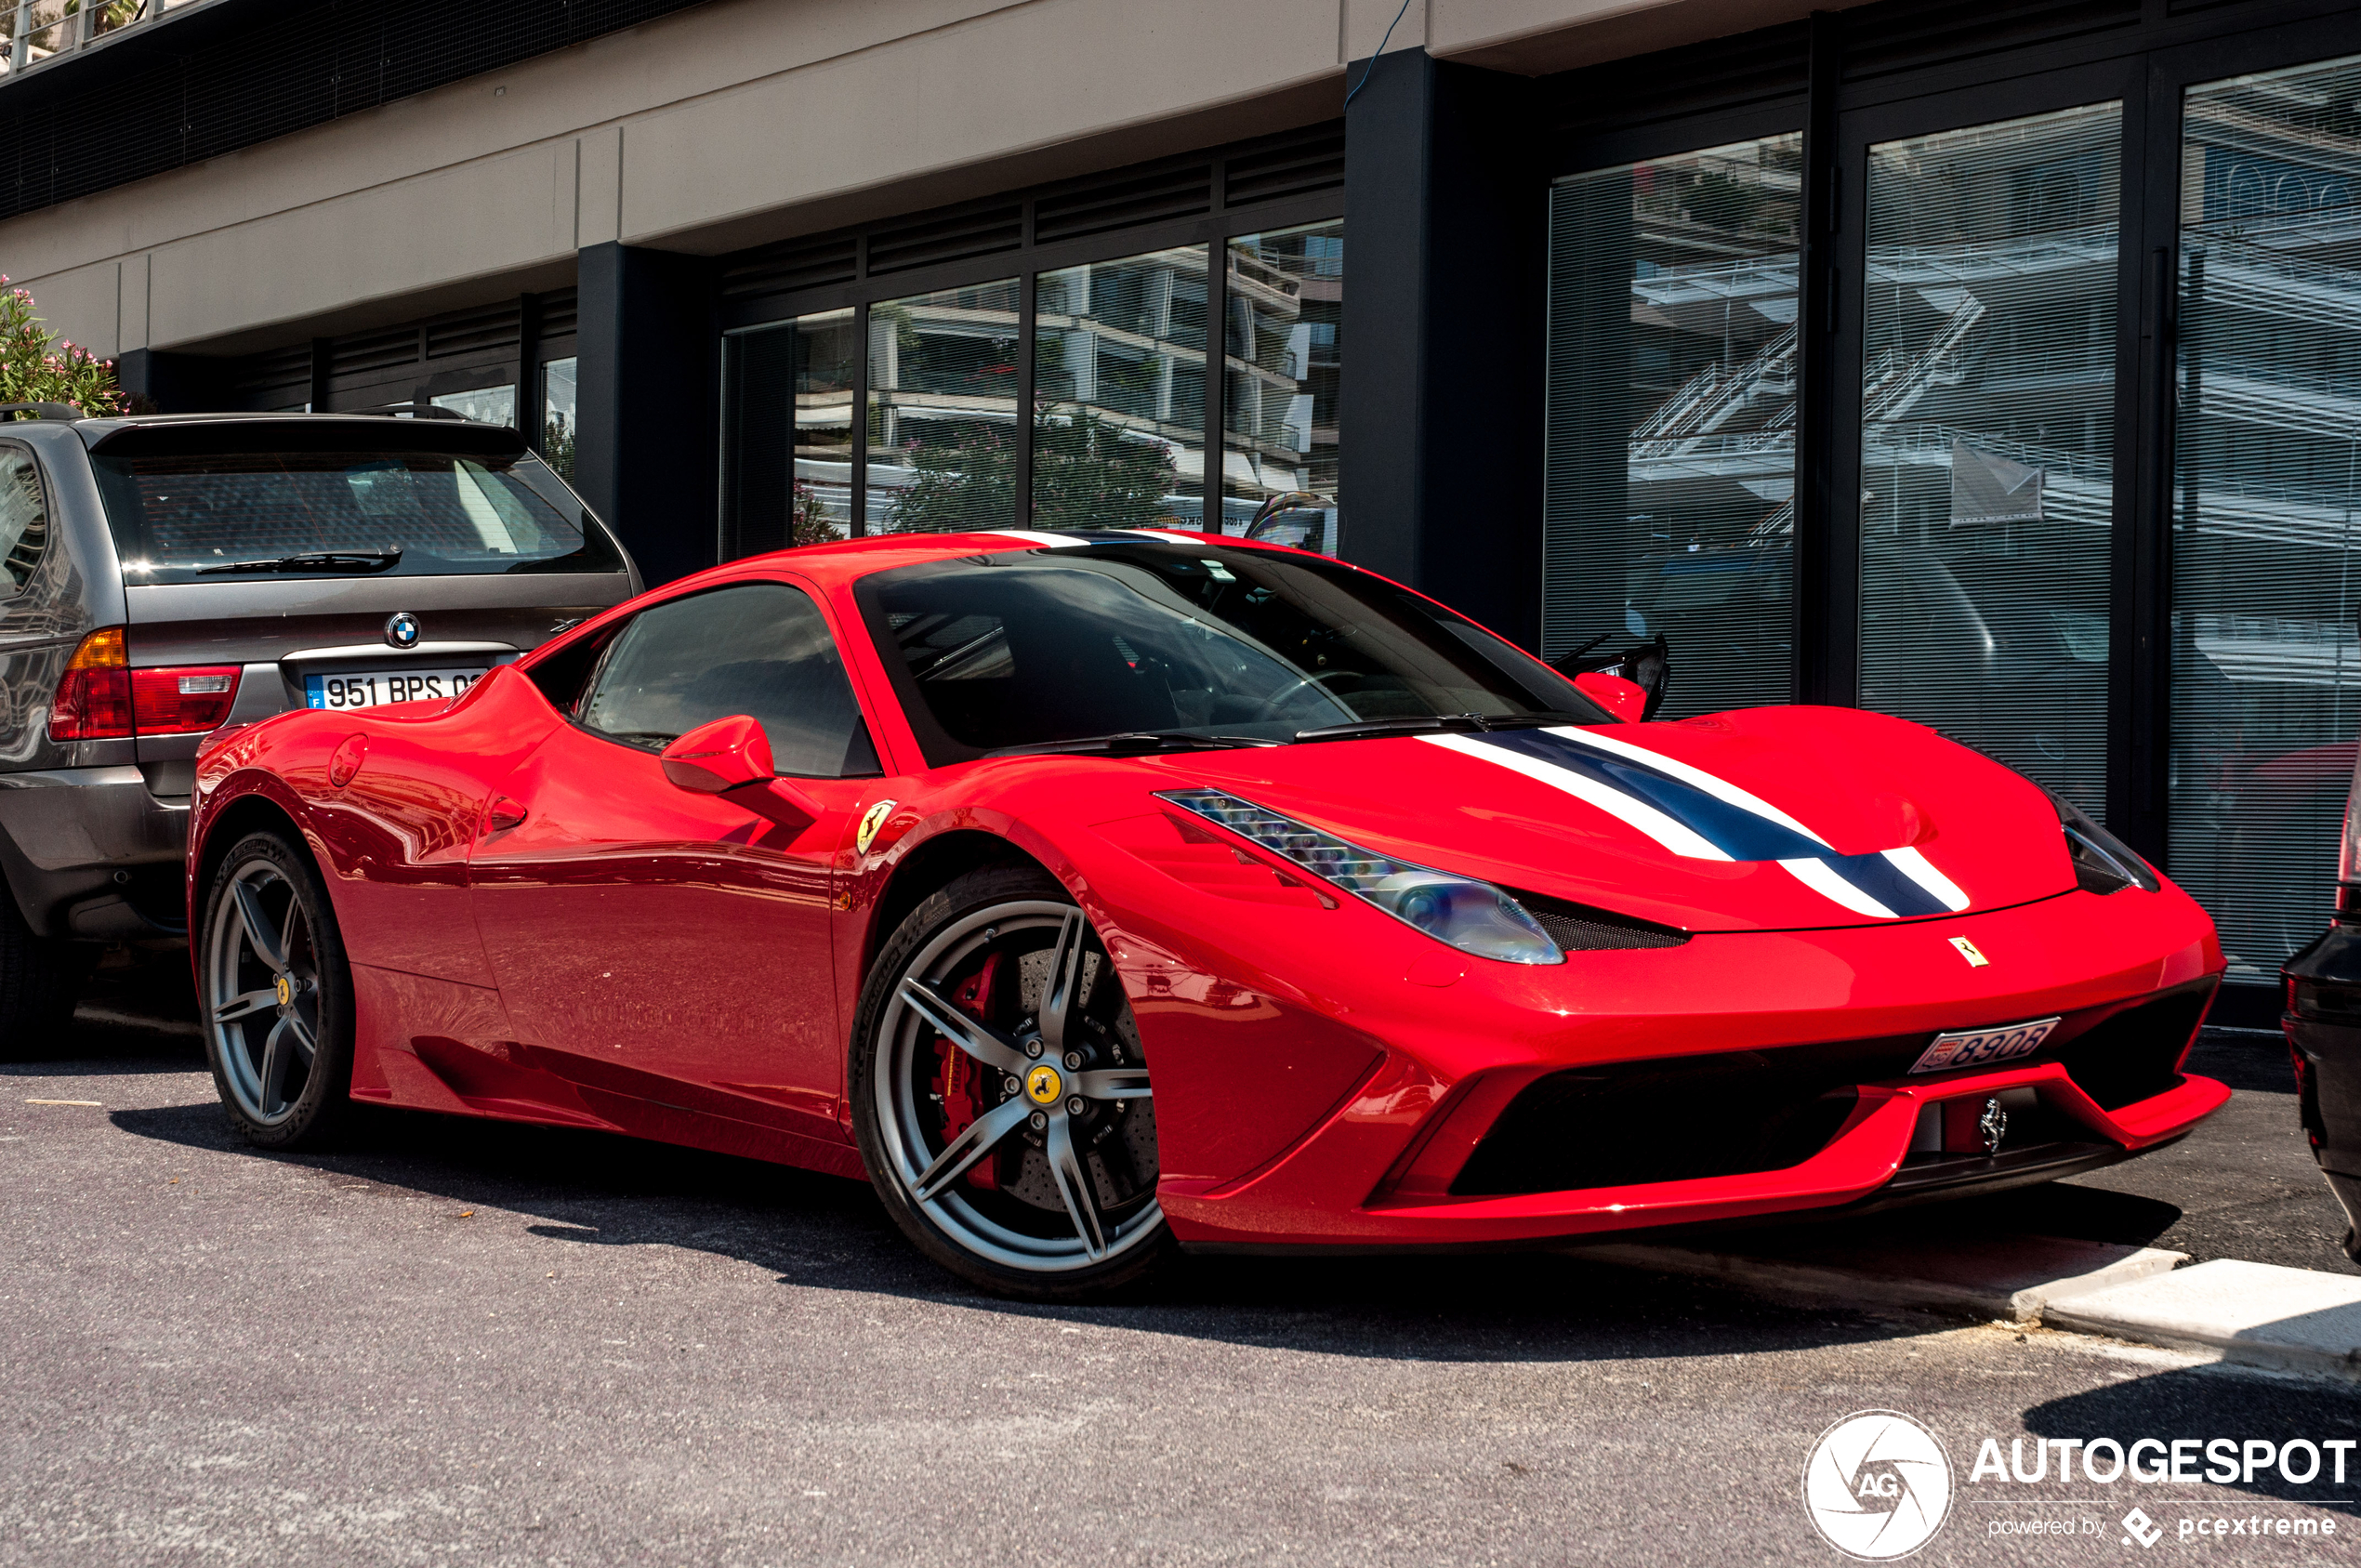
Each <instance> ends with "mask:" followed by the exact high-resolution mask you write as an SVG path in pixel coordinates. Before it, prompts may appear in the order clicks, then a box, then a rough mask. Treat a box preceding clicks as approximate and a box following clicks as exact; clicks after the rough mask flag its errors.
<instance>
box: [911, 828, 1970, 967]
mask: <svg viewBox="0 0 2361 1568" xmlns="http://www.w3.org/2000/svg"><path fill="white" fill-rule="evenodd" d="M865 842H866V841H865V840H864V843H865ZM1951 945H1952V946H1954V947H1956V948H1958V949H1959V956H1960V957H1962V958H1965V959H1966V960H1967V961H1968V968H1972V969H1981V968H1985V967H1987V966H1988V965H1990V964H1991V962H1992V960H1991V959H1989V958H1987V957H1985V955H1984V954H1983V952H1982V950H1980V949H1979V948H1978V947H1977V946H1976V944H1975V943H1974V942H1970V941H1969V940H1968V939H1967V938H1965V937H1953V938H1952V939H1951Z"/></svg>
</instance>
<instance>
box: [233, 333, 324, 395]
mask: <svg viewBox="0 0 2361 1568" xmlns="http://www.w3.org/2000/svg"><path fill="white" fill-rule="evenodd" d="M231 385H232V386H234V387H235V388H237V389H238V390H239V391H241V392H248V393H254V394H257V400H256V401H257V402H260V403H262V404H263V405H264V406H268V407H275V406H277V405H278V404H279V403H280V402H284V401H285V400H284V399H282V398H277V397H264V396H261V395H260V394H265V393H276V392H281V391H285V390H288V389H294V390H295V392H296V396H295V400H294V401H296V402H310V399H311V345H310V344H309V343H297V344H293V345H291V346H289V347H287V348H284V349H270V351H269V352H267V353H260V354H255V355H252V356H250V357H248V358H246V359H244V360H242V361H240V362H239V364H238V368H237V371H236V373H235V374H234V376H233V377H232V379H231Z"/></svg>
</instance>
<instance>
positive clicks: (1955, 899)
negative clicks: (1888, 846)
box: [1884, 844, 1968, 915]
mask: <svg viewBox="0 0 2361 1568" xmlns="http://www.w3.org/2000/svg"><path fill="white" fill-rule="evenodd" d="M1884 854H1885V858H1886V859H1887V860H1889V861H1891V862H1892V863H1893V868H1894V869H1895V870H1896V871H1899V872H1900V873H1902V875H1903V876H1907V877H1908V878H1910V880H1911V881H1913V882H1916V883H1917V884H1918V885H1919V887H1921V888H1923V889H1926V892H1927V896H1928V897H1930V898H1932V899H1933V900H1934V901H1935V903H1939V904H1941V905H1943V907H1944V908H1946V909H1947V910H1949V911H1950V912H1951V913H1952V914H1954V915H1957V914H1959V911H1961V910H1963V909H1965V908H1967V907H1968V895H1967V894H1966V893H1965V892H1962V891H1961V890H1960V888H1959V883H1957V882H1954V881H1953V880H1951V878H1949V877H1948V876H1945V875H1943V873H1942V872H1940V871H1937V870H1936V869H1935V868H1934V863H1933V862H1932V861H1931V860H1929V859H1927V857H1926V856H1924V855H1922V854H1920V853H1919V851H1918V849H1917V847H1916V846H1914V845H1909V844H1906V845H1904V846H1903V847H1902V848H1901V849H1899V850H1885V851H1884Z"/></svg>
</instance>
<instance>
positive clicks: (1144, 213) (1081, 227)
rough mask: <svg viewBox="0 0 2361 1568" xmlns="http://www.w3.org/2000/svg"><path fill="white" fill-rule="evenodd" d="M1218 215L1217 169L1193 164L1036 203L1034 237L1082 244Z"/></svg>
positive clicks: (1085, 185)
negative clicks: (1169, 221) (1113, 232)
mask: <svg viewBox="0 0 2361 1568" xmlns="http://www.w3.org/2000/svg"><path fill="white" fill-rule="evenodd" d="M1212 210H1213V165H1210V164H1188V165H1182V166H1180V167H1179V168H1167V169H1157V170H1154V171H1152V172H1150V173H1147V174H1137V175H1132V176H1130V177H1129V178H1123V179H1094V180H1089V181H1086V182H1079V183H1077V184H1075V185H1071V186H1067V187H1065V188H1063V189H1062V190H1058V191H1050V192H1049V193H1047V194H1045V195H1042V196H1039V197H1036V198H1035V201H1034V204H1033V237H1034V239H1035V241H1038V242H1045V243H1046V242H1048V241H1050V240H1072V239H1078V238H1080V237H1081V236H1082V235H1085V234H1101V233H1104V232H1106V231H1108V230H1110V229H1128V228H1130V227H1131V226H1132V225H1134V224H1137V223H1154V222H1157V221H1159V220H1160V219H1164V218H1170V217H1196V216H1198V215H1199V214H1201V213H1207V212H1211V211H1212Z"/></svg>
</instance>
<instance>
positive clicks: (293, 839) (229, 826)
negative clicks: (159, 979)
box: [189, 789, 320, 954]
mask: <svg viewBox="0 0 2361 1568" xmlns="http://www.w3.org/2000/svg"><path fill="white" fill-rule="evenodd" d="M273 828H275V829H278V830H280V831H281V832H283V833H284V835H285V837H286V838H287V841H288V842H289V843H291V844H293V845H294V846H295V848H296V849H297V850H298V851H299V852H300V853H301V854H302V855H303V856H304V857H305V858H306V859H307V860H310V862H311V863H312V865H313V866H314V868H315V869H316V868H317V867H318V865H319V863H320V857H319V854H318V853H317V852H316V851H315V850H313V848H312V845H311V839H310V835H308V834H306V833H305V832H304V831H303V827H302V824H299V823H297V821H296V819H295V813H293V812H292V811H290V810H287V808H286V807H285V805H284V804H283V803H282V802H280V801H277V800H274V799H272V798H271V797H270V796H269V795H267V794H265V793H263V792H262V791H261V790H258V789H257V790H248V791H247V792H245V793H244V794H243V795H240V796H239V797H237V798H235V799H233V800H231V801H230V802H229V803H228V804H227V805H225V806H222V807H220V808H219V809H218V810H215V811H213V812H211V813H209V814H208V817H207V820H206V822H205V824H204V838H203V839H201V840H200V841H199V842H198V844H197V846H196V851H195V853H194V855H193V856H192V857H191V861H190V867H189V873H190V875H189V935H190V942H189V948H190V952H191V954H194V952H195V951H196V946H197V942H196V933H197V927H198V923H199V921H200V920H201V919H202V918H203V917H204V910H203V909H202V908H200V907H199V905H200V904H201V903H203V901H204V896H205V891H206V889H209V888H211V887H212V886H213V878H214V876H215V874H216V873H218V871H219V870H220V869H221V863H222V861H223V860H224V859H226V858H228V856H229V853H230V847H231V845H233V844H235V843H236V842H237V841H238V840H239V839H241V838H244V837H245V836H246V835H248V834H250V833H259V832H262V831H265V830H267V829H273Z"/></svg>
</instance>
